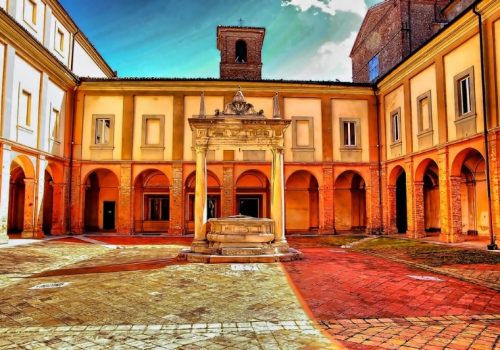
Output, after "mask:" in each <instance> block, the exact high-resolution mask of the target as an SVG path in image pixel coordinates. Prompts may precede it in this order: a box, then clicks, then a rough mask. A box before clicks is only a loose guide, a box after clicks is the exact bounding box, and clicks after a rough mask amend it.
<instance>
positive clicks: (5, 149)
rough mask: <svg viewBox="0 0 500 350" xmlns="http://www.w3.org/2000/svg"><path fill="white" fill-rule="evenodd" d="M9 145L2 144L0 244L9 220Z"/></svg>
mask: <svg viewBox="0 0 500 350" xmlns="http://www.w3.org/2000/svg"><path fill="white" fill-rule="evenodd" d="M10 162H11V150H10V145H5V144H3V145H2V169H1V170H2V178H1V181H2V182H1V184H0V244H2V243H7V242H8V241H9V236H8V234H7V229H8V227H7V225H8V221H9V190H10Z"/></svg>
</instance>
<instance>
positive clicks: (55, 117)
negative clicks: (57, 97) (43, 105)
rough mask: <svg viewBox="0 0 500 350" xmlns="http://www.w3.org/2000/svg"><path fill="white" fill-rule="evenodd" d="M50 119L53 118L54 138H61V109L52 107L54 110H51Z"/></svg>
mask: <svg viewBox="0 0 500 350" xmlns="http://www.w3.org/2000/svg"><path fill="white" fill-rule="evenodd" d="M50 120H51V122H52V123H51V125H53V126H52V128H53V129H52V138H53V139H54V140H59V123H60V116H59V111H58V110H57V109H55V108H52V111H51V112H50Z"/></svg>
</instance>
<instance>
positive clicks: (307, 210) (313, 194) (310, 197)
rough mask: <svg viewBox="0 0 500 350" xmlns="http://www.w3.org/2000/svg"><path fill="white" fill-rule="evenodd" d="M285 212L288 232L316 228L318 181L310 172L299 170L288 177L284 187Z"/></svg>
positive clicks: (317, 222)
mask: <svg viewBox="0 0 500 350" xmlns="http://www.w3.org/2000/svg"><path fill="white" fill-rule="evenodd" d="M285 212H286V215H285V217H286V229H287V231H288V232H292V231H295V232H311V231H317V230H318V226H319V191H318V181H317V180H316V178H315V177H314V175H312V174H311V173H310V172H308V171H305V170H299V171H296V172H294V173H293V174H292V175H291V176H290V177H289V178H288V180H287V182H286V187H285Z"/></svg>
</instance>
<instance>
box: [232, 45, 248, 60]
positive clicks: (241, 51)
mask: <svg viewBox="0 0 500 350" xmlns="http://www.w3.org/2000/svg"><path fill="white" fill-rule="evenodd" d="M235 57H236V58H235V62H236V63H246V62H247V43H246V42H245V41H244V40H238V41H237V42H236V54H235Z"/></svg>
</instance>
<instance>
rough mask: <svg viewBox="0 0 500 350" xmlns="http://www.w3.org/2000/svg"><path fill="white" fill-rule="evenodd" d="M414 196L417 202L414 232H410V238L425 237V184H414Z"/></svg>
mask: <svg viewBox="0 0 500 350" xmlns="http://www.w3.org/2000/svg"><path fill="white" fill-rule="evenodd" d="M413 185H414V187H413V194H414V200H415V206H414V208H413V209H414V212H413V213H412V215H413V218H414V220H415V221H414V230H413V231H408V233H409V236H410V238H421V237H425V217H424V215H425V206H424V182H423V181H415V182H414V183H413Z"/></svg>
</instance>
